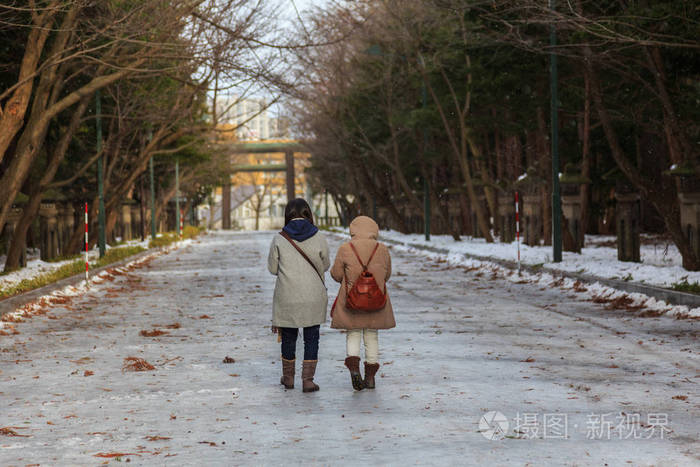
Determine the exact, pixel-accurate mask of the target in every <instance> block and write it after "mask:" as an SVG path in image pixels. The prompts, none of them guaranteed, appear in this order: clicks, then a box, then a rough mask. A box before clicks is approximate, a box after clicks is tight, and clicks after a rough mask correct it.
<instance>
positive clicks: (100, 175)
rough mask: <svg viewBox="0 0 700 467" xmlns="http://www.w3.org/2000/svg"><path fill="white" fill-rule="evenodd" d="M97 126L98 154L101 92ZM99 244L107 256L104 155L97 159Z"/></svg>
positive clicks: (102, 253) (96, 117) (96, 110)
mask: <svg viewBox="0 0 700 467" xmlns="http://www.w3.org/2000/svg"><path fill="white" fill-rule="evenodd" d="M95 124H96V126H97V128H96V130H97V152H98V153H99V152H100V151H102V99H101V96H100V91H99V90H97V91H96V92H95ZM97 197H98V205H97V209H98V211H97V224H98V228H97V244H98V246H99V249H100V258H102V257H103V256H104V255H105V250H106V245H105V244H106V239H105V197H104V154H101V155H100V157H99V158H98V159H97Z"/></svg>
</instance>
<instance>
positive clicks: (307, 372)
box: [301, 360, 319, 392]
mask: <svg viewBox="0 0 700 467" xmlns="http://www.w3.org/2000/svg"><path fill="white" fill-rule="evenodd" d="M317 363H318V360H304V363H303V366H302V367H301V381H302V388H303V391H304V392H314V391H318V390H319V387H318V384H316V383H314V375H315V374H316V364H317Z"/></svg>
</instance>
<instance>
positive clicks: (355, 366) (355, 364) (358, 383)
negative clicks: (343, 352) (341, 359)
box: [345, 357, 365, 391]
mask: <svg viewBox="0 0 700 467" xmlns="http://www.w3.org/2000/svg"><path fill="white" fill-rule="evenodd" d="M345 366H346V367H348V370H350V379H351V380H352V387H353V389H355V391H362V390H363V389H364V388H365V386H364V384H363V383H362V375H361V374H360V357H347V358H346V359H345Z"/></svg>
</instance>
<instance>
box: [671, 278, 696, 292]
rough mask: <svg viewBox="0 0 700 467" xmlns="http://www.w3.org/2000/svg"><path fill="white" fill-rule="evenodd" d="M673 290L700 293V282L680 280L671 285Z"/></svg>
mask: <svg viewBox="0 0 700 467" xmlns="http://www.w3.org/2000/svg"><path fill="white" fill-rule="evenodd" d="M671 288H672V289H673V290H677V291H678V292H690V293H694V294H700V284H699V283H698V282H688V279H683V280H682V281H680V282H674V283H673V284H672V285H671Z"/></svg>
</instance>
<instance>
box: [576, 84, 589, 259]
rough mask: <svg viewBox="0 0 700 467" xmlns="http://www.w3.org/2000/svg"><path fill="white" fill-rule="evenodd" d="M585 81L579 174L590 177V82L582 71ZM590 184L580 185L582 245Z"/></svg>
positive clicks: (586, 223) (586, 219) (584, 235)
mask: <svg viewBox="0 0 700 467" xmlns="http://www.w3.org/2000/svg"><path fill="white" fill-rule="evenodd" d="M583 78H584V81H585V85H584V87H585V95H584V101H583V134H582V142H581V147H582V149H581V175H582V176H583V178H586V179H590V176H591V155H590V151H591V150H590V147H591V83H590V79H589V78H588V73H587V72H584V75H583ZM590 188H591V186H590V184H588V183H584V184H583V185H581V219H580V220H579V223H580V225H581V229H580V230H579V234H580V237H581V238H580V239H579V240H580V243H579V245H581V246H582V247H583V246H585V240H586V232H587V231H588V219H589V218H590V213H589V212H588V211H589V210H590V197H591V193H590Z"/></svg>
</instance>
